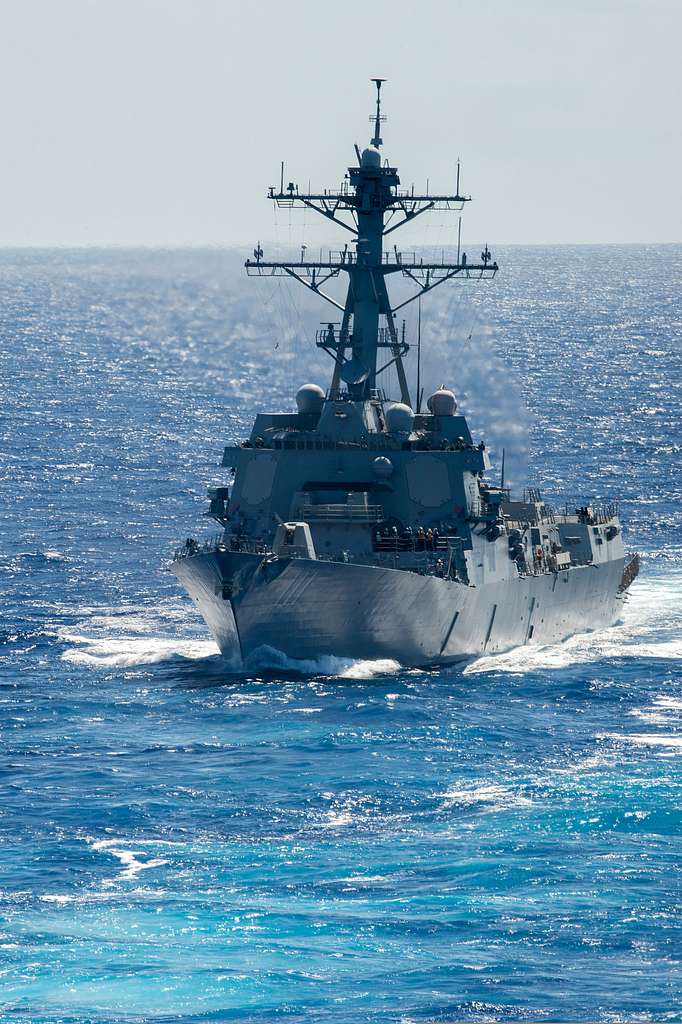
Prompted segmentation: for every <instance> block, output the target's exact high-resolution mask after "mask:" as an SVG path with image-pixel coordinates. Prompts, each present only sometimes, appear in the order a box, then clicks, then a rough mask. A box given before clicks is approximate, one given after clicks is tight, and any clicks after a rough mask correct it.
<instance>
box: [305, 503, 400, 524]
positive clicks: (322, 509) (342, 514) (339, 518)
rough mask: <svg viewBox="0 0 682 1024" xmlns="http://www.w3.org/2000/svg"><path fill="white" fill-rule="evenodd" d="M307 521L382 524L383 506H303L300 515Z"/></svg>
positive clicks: (350, 504)
mask: <svg viewBox="0 0 682 1024" xmlns="http://www.w3.org/2000/svg"><path fill="white" fill-rule="evenodd" d="M300 514H301V515H302V517H303V519H304V520H306V522H307V521H317V520H320V521H336V522H348V521H350V522H353V523H380V522H381V520H382V519H383V518H384V510H383V507H382V506H381V505H360V504H358V505H353V504H352V502H350V503H339V504H328V505H313V504H306V505H303V507H302V509H301V513H300Z"/></svg>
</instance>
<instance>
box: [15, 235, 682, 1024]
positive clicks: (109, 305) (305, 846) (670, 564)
mask: <svg viewBox="0 0 682 1024" xmlns="http://www.w3.org/2000/svg"><path fill="white" fill-rule="evenodd" d="M500 261H501V263H502V265H503V272H502V273H501V274H500V275H499V276H498V278H497V280H496V281H495V282H494V284H493V285H492V286H490V287H487V288H485V289H471V294H470V295H469V294H467V295H466V296H465V297H461V296H458V298H457V300H456V302H455V303H454V304H452V303H450V300H443V299H439V300H438V302H437V304H436V307H435V311H434V312H433V313H431V314H429V315H430V316H431V319H430V320H429V319H428V316H427V314H426V304H425V307H424V310H425V324H424V327H425V331H424V340H425V345H426V347H427V348H428V351H429V355H428V358H427V364H428V365H427V367H426V368H425V373H428V374H430V375H431V377H432V378H433V379H434V380H435V379H437V378H439V377H440V378H442V380H441V379H438V383H442V382H443V381H444V382H446V383H450V384H452V385H454V387H455V390H457V391H458V392H459V393H460V394H461V396H462V399H463V404H464V406H465V408H467V410H468V411H469V412H470V414H471V417H472V421H473V423H474V426H475V428H476V431H477V432H479V433H483V434H484V435H485V436H489V434H490V432H491V433H492V436H493V444H492V448H493V456H494V458H495V459H496V460H497V461H496V465H499V454H500V451H499V449H500V444H499V441H497V440H496V439H497V438H498V437H504V436H505V428H508V433H509V437H510V438H511V444H510V447H509V450H508V459H509V465H510V466H512V467H513V473H514V474H515V476H516V478H517V481H520V480H522V479H528V480H529V481H530V482H531V483H540V484H541V485H542V487H543V490H544V492H545V494H546V495H547V496H550V495H551V496H552V497H554V498H556V500H557V503H562V502H563V501H564V500H574V499H582V500H585V499H611V498H614V497H618V496H619V497H620V501H621V514H622V517H623V520H624V523H625V527H626V530H627V542H628V545H629V547H630V548H631V549H632V550H639V551H640V552H641V553H642V555H643V560H642V574H641V577H640V579H639V580H638V581H637V583H636V585H635V586H634V587H633V589H632V592H631V596H630V598H629V600H628V602H627V604H626V606H625V609H624V616H623V620H622V621H621V622H620V623H618V624H617V625H615V626H614V627H613V628H612V629H609V630H605V631H601V632H597V633H592V634H585V635H583V636H579V637H574V638H572V639H570V640H568V641H567V642H565V643H563V644H560V645H556V646H552V647H547V648H537V647H535V648H533V647H527V648H524V649H521V650H518V651H513V652H511V653H509V654H505V655H501V656H498V657H490V658H483V659H481V660H479V661H477V662H473V663H471V664H469V665H467V666H466V667H462V668H457V669H448V670H445V671H438V672H436V671H432V672H424V671H414V670H405V669H403V668H402V667H401V666H400V665H399V664H397V663H395V662H390V661H382V662H349V661H346V662H344V661H340V660H334V659H325V660H321V661H320V663H319V664H309V665H303V666H301V665H298V666H297V665H292V664H290V663H287V662H285V661H282V663H281V664H280V665H279V666H278V667H277V668H276V669H272V668H269V669H267V670H265V669H264V670H263V671H255V670H251V671H250V672H248V673H243V674H239V673H238V672H234V671H230V669H229V667H228V666H227V665H226V664H225V663H224V662H223V661H222V660H221V658H220V657H219V655H218V653H217V651H216V648H215V646H214V644H213V642H212V641H211V639H210V638H209V637H208V635H207V633H206V630H205V628H204V626H203V623H202V622H201V620H200V619H199V618H198V617H197V615H196V613H195V612H194V610H193V608H192V606H191V604H190V602H189V601H188V599H186V598H185V596H184V595H183V594H182V593H181V592H180V591H179V589H178V586H177V583H176V581H175V579H174V577H172V576H171V575H170V574H169V573H168V572H167V571H166V568H165V567H166V565H167V562H168V559H169V556H170V554H171V553H172V550H173V548H174V546H175V544H176V543H177V542H178V540H180V541H182V540H183V539H184V538H185V537H186V536H187V535H188V534H193V535H194V536H201V535H202V532H206V533H209V532H211V531H210V528H209V527H204V526H202V522H207V521H202V519H201V514H202V512H203V511H204V509H205V502H204V494H205V486H206V484H207V483H211V482H219V481H220V479H221V476H220V471H219V469H218V468H217V464H218V462H219V458H220V453H221V449H222V446H223V444H225V443H226V442H228V441H232V440H234V439H239V438H241V437H243V436H244V434H245V432H246V430H247V428H248V424H249V422H250V419H251V417H252V414H253V412H254V411H255V410H256V409H265V408H268V407H270V408H273V407H274V408H287V407H288V406H289V405H290V401H291V395H292V394H293V392H294V390H295V387H296V385H297V384H298V383H301V382H302V381H303V380H304V379H306V378H308V377H309V376H311V375H313V374H317V379H319V380H321V381H322V382H324V380H325V378H324V377H322V376H320V374H321V373H322V372H323V371H322V364H320V363H319V360H318V355H317V354H316V353H315V352H311V348H312V346H310V344H309V342H308V341H306V338H305V334H306V331H307V330H312V329H314V327H315V326H316V324H317V322H318V321H319V320H320V319H321V316H320V315H319V312H318V310H316V309H315V307H314V306H312V305H307V304H306V303H304V302H303V301H302V300H300V297H299V296H297V295H296V296H294V294H292V293H291V289H290V288H288V287H287V288H286V289H285V288H283V287H282V286H280V285H279V284H277V283H273V282H251V283H248V282H244V281H243V280H242V279H241V277H240V273H239V262H240V256H239V254H235V253H221V252H202V251H188V252H153V251H149V252H140V251H132V252H124V251H117V252H113V251H112V252H107V251H80V252H68V251H59V252H38V251H7V250H5V251H2V252H0V346H1V350H2V352H1V355H0V359H1V363H0V369H1V371H2V381H3V401H2V406H1V407H0V417H1V423H2V449H1V454H0V467H1V478H2V480H1V488H2V489H1V493H0V531H1V535H2V540H1V542H0V573H1V579H2V588H1V593H0V603H1V606H0V611H1V619H0V630H1V632H2V646H1V647H0V730H1V736H0V785H1V787H2V789H1V794H2V795H1V799H0V1020H2V1021H3V1022H27V1021H30V1022H35V1024H39V1022H40V1024H42V1022H45V1024H47V1022H50V1024H56V1022H62V1024H67V1022H69V1024H74V1022H91V1024H94V1022H98V1024H99V1022H109V1021H111V1022H113V1021H116V1022H131V1024H132V1022H142V1021H155V1022H156V1021H159V1022H161V1021H163V1022H171V1021H172V1022H187V1024H189V1022H192V1024H194V1022H203V1021H214V1022H215V1021H254V1022H256V1021H258V1022H263V1021H272V1020H279V1019H286V1020H292V1021H311V1022H334V1024H336V1022H351V1021H353V1022H356V1021H366V1022H374V1021H376V1022H389V1021H391V1022H393V1021H395V1022H405V1024H408V1022H420V1021H423V1022H426V1021H455V1020H471V1021H497V1020H503V1021H521V1020H524V1021H526V1020H537V1021H567V1020H572V1021H594V1020H599V1021H602V1020H603V1021H631V1020H632V1021H635V1020H636V1021H679V1020H682V966H681V960H682V911H681V909H680V899H681V895H682V886H681V885H680V882H681V879H680V872H681V860H682V837H681V835H680V831H681V830H680V826H681V824H682V772H681V765H682V673H681V671H680V669H681V666H682V529H681V526H680V514H679V506H680V498H681V497H682V493H681V492H682V472H681V469H682V465H681V463H682V459H681V454H680V453H681V450H682V436H681V431H680V426H681V422H680V421H681V416H680V407H681V400H682V393H681V389H682V346H681V337H682V301H681V298H680V295H681V291H682V289H681V287H680V285H681V277H682V275H681V273H680V270H681V267H682V248H680V247H673V246H667V247H646V248H643V249H642V248H636V247H622V248H616V247H604V248H555V249H541V248H533V249H509V250H506V251H504V252H502V253H500ZM444 290H445V289H444ZM323 315H324V314H323ZM452 339H455V341H456V342H457V343H456V344H451V343H450V342H451V341H452ZM491 367H492V371H491Z"/></svg>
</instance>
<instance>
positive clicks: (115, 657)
mask: <svg viewBox="0 0 682 1024" xmlns="http://www.w3.org/2000/svg"><path fill="white" fill-rule="evenodd" d="M62 639H63V640H64V641H66V642H68V643H71V644H73V645H74V646H73V647H71V648H70V649H69V650H67V651H64V653H63V654H62V656H61V657H62V660H63V661H69V662H71V663H72V664H74V665H91V666H93V667H102V668H108V667H111V666H118V667H119V668H131V667H133V666H135V665H153V664H155V663H157V662H160V661H168V659H169V658H190V659H197V658H208V657H211V655H215V654H218V653H219V652H218V647H217V645H216V644H215V643H214V642H213V641H212V640H168V639H163V638H160V637H149V636H148V637H130V636H128V637H126V636H119V637H103V638H101V639H96V638H94V637H89V636H83V635H80V634H75V633H67V634H64V635H63V636H62Z"/></svg>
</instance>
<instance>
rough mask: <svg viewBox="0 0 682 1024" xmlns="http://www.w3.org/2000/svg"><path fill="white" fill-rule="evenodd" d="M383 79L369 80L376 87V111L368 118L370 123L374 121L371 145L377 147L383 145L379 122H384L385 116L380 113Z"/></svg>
mask: <svg viewBox="0 0 682 1024" xmlns="http://www.w3.org/2000/svg"><path fill="white" fill-rule="evenodd" d="M385 81H386V79H385V78H370V82H374V84H375V85H376V87H377V110H376V114H373V115H372V116H371V117H370V121H372V120H374V138H373V139H372V145H373V146H376V147H377V149H378V148H379V146H382V145H383V142H384V140H383V139H382V138H381V122H382V121H385V120H386V118H385V116H384V115H383V114H382V113H381V84H382V82H385Z"/></svg>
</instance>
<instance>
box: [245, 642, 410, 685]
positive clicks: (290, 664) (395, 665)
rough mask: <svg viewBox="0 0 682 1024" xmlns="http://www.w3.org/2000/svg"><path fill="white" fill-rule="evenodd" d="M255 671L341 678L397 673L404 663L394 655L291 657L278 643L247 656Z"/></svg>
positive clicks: (371, 676)
mask: <svg viewBox="0 0 682 1024" xmlns="http://www.w3.org/2000/svg"><path fill="white" fill-rule="evenodd" d="M244 667H245V668H246V669H247V670H252V671H273V670H274V671H277V672H281V671H287V670H288V671H291V672H296V673H297V674H300V675H306V676H308V675H310V676H335V677H337V678H340V679H373V678H374V677H375V676H385V675H394V674H395V673H396V672H399V671H400V669H401V665H400V663H399V662H397V661H394V660H393V659H392V658H376V659H356V660H354V659H352V658H337V657H334V656H333V655H324V656H322V657H319V658H300V659H299V658H289V657H288V656H287V655H286V654H283V653H282V651H278V650H276V649H275V648H274V647H267V646H263V647H260V648H259V649H258V650H257V651H254V653H253V654H252V655H251V656H250V657H249V658H248V659H247V661H246V663H245V666H244Z"/></svg>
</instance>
